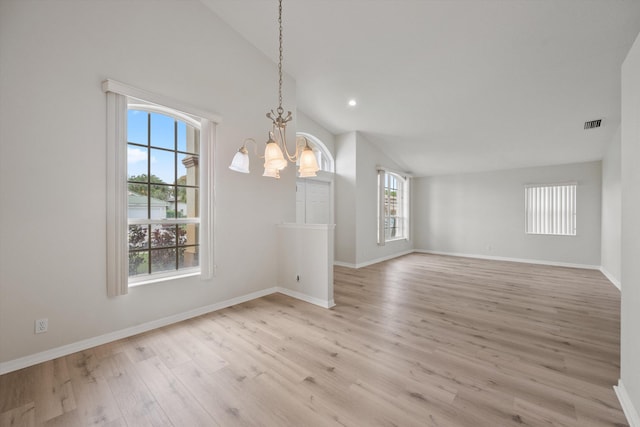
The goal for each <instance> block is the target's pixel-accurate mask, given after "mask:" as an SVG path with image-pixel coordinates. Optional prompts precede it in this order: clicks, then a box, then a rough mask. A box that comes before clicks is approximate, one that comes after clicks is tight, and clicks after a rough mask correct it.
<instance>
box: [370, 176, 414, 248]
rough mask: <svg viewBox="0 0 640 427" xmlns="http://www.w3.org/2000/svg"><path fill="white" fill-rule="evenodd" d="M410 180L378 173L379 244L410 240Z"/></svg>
mask: <svg viewBox="0 0 640 427" xmlns="http://www.w3.org/2000/svg"><path fill="white" fill-rule="evenodd" d="M408 190H409V180H408V179H407V178H405V177H403V176H401V175H399V174H397V173H393V172H389V171H386V170H379V171H378V200H379V213H378V243H379V244H384V243H385V242H389V241H392V240H398V239H408V238H409V191H408Z"/></svg>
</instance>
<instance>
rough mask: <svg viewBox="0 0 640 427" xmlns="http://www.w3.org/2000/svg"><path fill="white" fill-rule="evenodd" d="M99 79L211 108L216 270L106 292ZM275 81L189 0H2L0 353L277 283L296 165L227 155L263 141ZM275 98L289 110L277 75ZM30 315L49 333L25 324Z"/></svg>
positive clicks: (266, 66) (42, 346) (14, 354)
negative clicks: (216, 121) (279, 239)
mask: <svg viewBox="0 0 640 427" xmlns="http://www.w3.org/2000/svg"><path fill="white" fill-rule="evenodd" d="M106 78H112V79H115V80H119V81H121V82H124V83H127V84H129V85H133V86H136V87H139V88H141V89H144V90H147V91H151V92H155V93H157V94H160V95H164V96H167V97H171V98H174V99H176V100H178V101H180V102H182V103H184V104H188V105H192V106H194V107H197V108H200V109H203V110H209V111H212V112H215V113H218V114H219V115H221V116H222V118H223V123H222V124H221V125H219V126H218V129H217V146H216V150H215V179H216V188H215V191H216V226H215V249H216V254H215V257H216V259H215V261H216V265H217V273H216V277H215V278H214V279H213V280H211V281H201V280H200V279H199V278H198V277H192V278H188V279H183V280H176V281H169V282H163V283H161V284H155V285H148V286H140V287H136V288H133V289H131V291H130V293H129V294H128V295H126V296H121V297H116V298H107V296H106V282H105V276H106V270H105V269H106V262H105V261H106V241H105V234H106V230H105V228H106V225H105V224H106V217H105V209H106V191H105V189H106V181H105V179H106V178H105V177H106V161H105V147H106V95H105V94H104V93H103V92H102V90H101V86H100V85H101V82H102V81H103V80H104V79H106ZM276 82H277V67H276V66H275V64H274V63H272V62H271V61H270V60H268V59H267V58H266V57H265V56H264V55H262V54H261V53H259V52H258V51H257V50H256V49H255V48H253V47H252V46H250V45H249V44H248V42H246V41H245V40H244V39H243V38H242V37H240V36H239V35H237V34H236V33H235V32H234V31H232V30H231V29H230V28H229V27H228V26H227V24H225V23H224V22H223V21H221V20H220V19H219V18H218V17H217V16H216V15H215V14H213V13H212V12H210V11H209V9H207V8H206V7H204V6H203V5H202V4H201V3H200V2H199V1H197V0H182V1H166V0H158V1H144V0H141V1H117V2H112V1H83V0H69V1H55V2H50V1H30V2H23V1H2V2H0V91H1V93H2V96H1V97H0V120H1V121H2V122H1V123H0V194H1V200H2V201H1V202H0V236H1V238H0V343H1V345H0V362H5V361H10V360H13V359H16V358H20V357H22V356H25V355H31V354H34V353H37V352H42V351H45V350H48V349H51V348H54V347H58V346H62V345H65V344H69V343H74V342H77V341H79V340H83V339H87V338H90V337H95V336H99V335H102V334H106V333H109V332H113V331H118V330H121V329H125V328H129V327H132V326H135V325H139V324H142V323H145V322H149V321H152V320H154V319H160V318H162V317H165V316H170V315H173V314H177V313H182V312H186V311H189V310H192V309H195V308H198V307H202V306H206V305H210V304H214V303H217V302H220V301H225V300H227V299H230V298H233V297H237V296H242V295H246V294H248V293H251V292H255V291H259V290H261V289H265V288H267V287H272V286H276V282H277V271H276V270H277V269H276V265H277V264H276V262H275V261H276V260H275V256H276V253H275V251H274V245H275V242H276V224H278V223H281V222H293V221H294V220H295V197H294V191H295V171H294V169H295V168H293V167H289V168H287V169H286V170H285V171H284V172H283V174H282V178H281V179H280V180H279V181H278V180H272V179H267V178H263V177H261V176H260V175H261V173H262V171H261V170H260V169H261V168H260V167H259V166H260V165H259V163H260V161H259V160H258V159H257V158H255V157H252V166H251V167H252V173H251V174H250V175H244V174H238V173H234V172H232V171H230V170H229V169H228V168H227V167H228V164H229V162H230V161H231V158H232V156H233V154H234V153H235V152H236V150H237V149H238V147H239V146H240V145H241V144H242V141H243V140H244V138H246V137H253V138H256V139H257V140H259V141H261V140H264V139H266V132H267V131H268V130H269V129H270V122H269V121H268V119H266V118H265V112H266V111H268V110H269V109H272V108H274V104H273V103H274V101H275V100H276V99H277V98H276V93H275V89H276V87H275V83H276ZM284 104H285V106H286V107H287V109H291V110H292V111H295V85H294V82H293V81H292V80H291V79H290V78H286V80H285V93H284ZM289 132H291V134H293V133H295V129H290V131H289ZM34 201H37V209H34V208H33V207H34V206H36V205H34V204H33V203H34ZM16 207H19V208H16ZM42 207H45V210H46V213H45V215H43V208H42ZM248 248H249V249H248ZM43 317H46V318H48V319H49V332H47V333H45V334H40V335H34V332H33V328H34V320H35V319H37V318H43Z"/></svg>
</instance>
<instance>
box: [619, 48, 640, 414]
mask: <svg viewBox="0 0 640 427" xmlns="http://www.w3.org/2000/svg"><path fill="white" fill-rule="evenodd" d="M621 158H622V275H621V282H622V289H621V293H622V308H621V314H620V318H621V319H620V321H621V329H622V330H621V345H620V356H621V357H620V358H621V361H620V379H621V381H620V382H621V384H624V390H625V391H626V393H625V394H626V396H627V397H628V399H627V402H628V404H629V405H627V406H631V408H630V409H629V410H628V411H627V412H628V414H627V416H628V417H629V413H632V414H635V419H633V421H636V426H637V425H638V424H637V422H638V421H639V420H638V417H637V415H638V414H640V338H639V337H640V262H638V260H640V191H639V189H640V167H638V159H640V37H639V38H637V39H636V41H635V43H634V44H633V47H632V48H631V50H630V51H629V54H628V56H627V59H626V60H625V61H624V64H623V65H622V148H621ZM629 418H630V417H629ZM629 421H630V422H632V419H631V418H630V419H629Z"/></svg>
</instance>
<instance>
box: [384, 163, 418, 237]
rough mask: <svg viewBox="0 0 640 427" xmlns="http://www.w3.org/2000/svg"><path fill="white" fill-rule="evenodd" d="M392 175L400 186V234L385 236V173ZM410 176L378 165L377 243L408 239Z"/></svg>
mask: <svg viewBox="0 0 640 427" xmlns="http://www.w3.org/2000/svg"><path fill="white" fill-rule="evenodd" d="M387 174H389V175H393V176H394V177H395V178H396V179H397V180H398V181H399V183H400V185H401V187H402V191H401V197H402V201H401V203H400V206H402V215H401V216H400V218H401V221H402V229H403V234H402V236H400V237H398V236H396V237H393V238H390V239H387V238H386V233H385V229H384V224H385V210H384V190H385V175H387ZM410 183H411V177H410V176H408V175H407V174H404V173H402V172H396V171H393V170H390V169H387V168H383V167H378V245H380V246H384V245H385V244H386V243H387V242H393V241H397V240H409V236H410V235H411V234H410V232H411V230H410V223H411V218H410V216H411V184H410Z"/></svg>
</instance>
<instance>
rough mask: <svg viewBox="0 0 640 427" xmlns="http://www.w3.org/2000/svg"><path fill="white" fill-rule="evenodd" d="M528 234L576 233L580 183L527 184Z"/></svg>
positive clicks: (573, 234)
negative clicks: (577, 184)
mask: <svg viewBox="0 0 640 427" xmlns="http://www.w3.org/2000/svg"><path fill="white" fill-rule="evenodd" d="M525 213H526V228H525V230H526V233H527V234H553V235H560V236H575V235H576V184H575V183H570V184H549V185H528V186H526V187H525Z"/></svg>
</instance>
